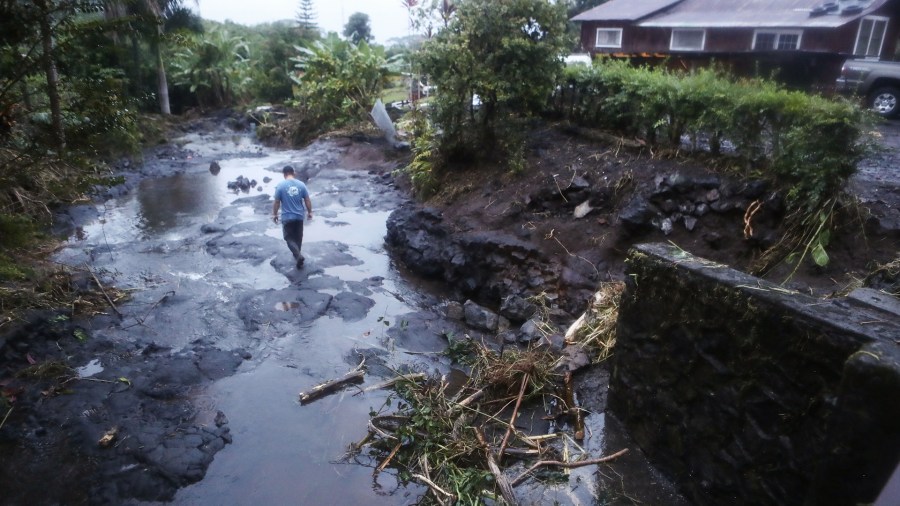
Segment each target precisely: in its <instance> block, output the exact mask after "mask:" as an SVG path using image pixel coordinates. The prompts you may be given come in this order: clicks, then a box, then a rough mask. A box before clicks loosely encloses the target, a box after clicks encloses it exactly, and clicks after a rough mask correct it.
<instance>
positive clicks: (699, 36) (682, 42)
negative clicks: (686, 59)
mask: <svg viewBox="0 0 900 506" xmlns="http://www.w3.org/2000/svg"><path fill="white" fill-rule="evenodd" d="M705 44H706V30H672V41H671V42H670V43H669V49H672V50H676V51H677V50H681V51H691V50H702V49H703V47H704V45H705Z"/></svg>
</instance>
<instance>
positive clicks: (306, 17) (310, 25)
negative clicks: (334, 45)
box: [297, 0, 319, 39]
mask: <svg viewBox="0 0 900 506" xmlns="http://www.w3.org/2000/svg"><path fill="white" fill-rule="evenodd" d="M317 17H318V16H317V14H316V7H315V5H313V0H300V7H299V9H298V10H297V28H298V29H299V30H300V38H301V39H316V38H317V37H316V36H317V35H318V34H319V25H318V23H317V22H316V19H317Z"/></svg>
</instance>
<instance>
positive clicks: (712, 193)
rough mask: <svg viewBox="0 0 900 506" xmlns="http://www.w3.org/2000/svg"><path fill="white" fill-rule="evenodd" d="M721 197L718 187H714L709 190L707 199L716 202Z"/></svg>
mask: <svg viewBox="0 0 900 506" xmlns="http://www.w3.org/2000/svg"><path fill="white" fill-rule="evenodd" d="M719 197H720V195H719V190H718V189H717V188H713V189H712V190H709V191H708V192H706V201H707V202H715V201H717V200H719Z"/></svg>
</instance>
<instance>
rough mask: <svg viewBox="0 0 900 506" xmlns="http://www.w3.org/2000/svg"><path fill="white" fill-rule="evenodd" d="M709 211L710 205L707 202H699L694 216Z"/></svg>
mask: <svg viewBox="0 0 900 506" xmlns="http://www.w3.org/2000/svg"><path fill="white" fill-rule="evenodd" d="M708 212H709V206H708V205H706V204H697V207H695V208H694V216H698V217H700V216H703V215H705V214H706V213H708Z"/></svg>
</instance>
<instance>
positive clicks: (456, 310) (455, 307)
mask: <svg viewBox="0 0 900 506" xmlns="http://www.w3.org/2000/svg"><path fill="white" fill-rule="evenodd" d="M442 309H443V311H444V316H446V317H447V318H450V319H451V320H462V319H463V318H465V313H464V311H463V305H462V304H460V303H459V302H456V301H455V300H453V301H449V302H447V303H446V304H444V305H443V308H442Z"/></svg>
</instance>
